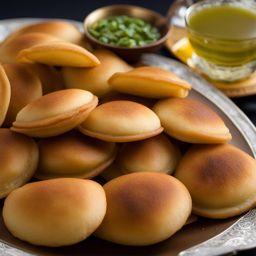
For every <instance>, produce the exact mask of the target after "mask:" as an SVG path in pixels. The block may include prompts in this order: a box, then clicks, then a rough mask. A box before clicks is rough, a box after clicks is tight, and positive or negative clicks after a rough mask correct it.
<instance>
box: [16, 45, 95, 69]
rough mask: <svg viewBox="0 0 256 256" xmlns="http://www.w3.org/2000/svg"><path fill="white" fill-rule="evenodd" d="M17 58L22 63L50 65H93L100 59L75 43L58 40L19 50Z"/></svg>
mask: <svg viewBox="0 0 256 256" xmlns="http://www.w3.org/2000/svg"><path fill="white" fill-rule="evenodd" d="M17 60H18V61H19V62H23V63H34V62H36V63H41V64H46V65H52V66H67V67H95V66H98V65H99V64H100V61H99V60H98V59H97V58H96V57H95V56H94V55H93V54H92V53H91V52H89V51H87V50H86V49H84V48H82V47H81V46H78V45H76V44H72V43H68V42H64V41H58V42H46V43H41V44H37V45H34V46H32V47H29V48H26V49H24V50H22V51H20V52H19V54H18V56H17Z"/></svg>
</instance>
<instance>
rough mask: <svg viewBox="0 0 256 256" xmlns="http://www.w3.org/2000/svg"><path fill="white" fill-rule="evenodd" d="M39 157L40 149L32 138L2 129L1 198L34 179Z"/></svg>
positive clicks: (0, 155)
mask: <svg viewBox="0 0 256 256" xmlns="http://www.w3.org/2000/svg"><path fill="white" fill-rule="evenodd" d="M38 155H39V154H38V147H37V145H36V143H35V142H34V140H33V139H32V138H29V137H27V136H25V135H23V134H18V133H15V132H12V131H10V129H6V128H0V162H1V172H0V198H4V197H5V196H7V195H8V194H9V193H10V192H11V191H12V190H14V189H16V188H18V187H20V186H22V185H24V184H25V183H27V182H28V181H29V180H30V179H31V178H32V176H33V175H34V173H35V171H36V168H37V164H38Z"/></svg>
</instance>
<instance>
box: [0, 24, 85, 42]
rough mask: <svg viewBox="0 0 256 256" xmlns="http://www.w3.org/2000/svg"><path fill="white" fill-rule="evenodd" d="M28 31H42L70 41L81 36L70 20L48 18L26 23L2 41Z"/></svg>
mask: <svg viewBox="0 0 256 256" xmlns="http://www.w3.org/2000/svg"><path fill="white" fill-rule="evenodd" d="M29 33H44V34H48V35H51V36H54V37H57V38H59V39H61V40H63V41H67V42H71V43H77V42H78V41H79V40H80V38H81V32H80V31H79V30H78V28H77V27H76V26H75V25H73V24H71V23H70V22H66V21H62V20H50V21H43V22H38V23H33V24H29V25H26V26H24V27H22V28H20V29H18V30H16V31H14V32H13V33H11V34H10V35H9V36H8V37H7V38H6V39H5V40H4V42H7V41H9V40H11V39H13V38H15V37H17V36H19V35H24V34H29Z"/></svg>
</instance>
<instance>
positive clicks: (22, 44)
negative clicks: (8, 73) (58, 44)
mask: <svg viewBox="0 0 256 256" xmlns="http://www.w3.org/2000/svg"><path fill="white" fill-rule="evenodd" d="M57 40H59V39H58V38H56V37H54V36H51V35H47V34H43V33H30V34H24V35H19V36H17V37H14V38H11V39H10V40H8V41H6V42H3V43H2V44H1V45H0V61H1V62H2V63H15V62H17V56H18V54H19V52H20V51H21V50H23V49H26V48H29V47H32V46H34V45H37V44H42V43H46V42H53V41H57Z"/></svg>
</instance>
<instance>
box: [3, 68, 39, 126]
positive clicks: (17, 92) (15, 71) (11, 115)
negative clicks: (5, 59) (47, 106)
mask: <svg viewBox="0 0 256 256" xmlns="http://www.w3.org/2000/svg"><path fill="white" fill-rule="evenodd" d="M3 67H4V70H5V73H6V75H7V77H8V79H9V82H10V86H11V99H10V104H9V108H8V111H7V114H6V117H5V121H4V124H3V125H4V126H6V127H10V126H12V122H14V121H15V119H16V115H17V113H18V112H19V111H20V110H21V109H22V108H23V107H24V106H25V105H27V104H28V103H30V102H32V101H34V100H36V99H38V98H40V97H41V96H42V86H41V82H40V80H39V78H38V77H37V76H36V75H35V74H33V73H32V72H31V71H30V68H29V67H28V66H26V65H23V64H18V63H12V64H4V65H3Z"/></svg>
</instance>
